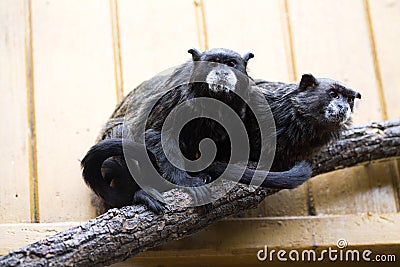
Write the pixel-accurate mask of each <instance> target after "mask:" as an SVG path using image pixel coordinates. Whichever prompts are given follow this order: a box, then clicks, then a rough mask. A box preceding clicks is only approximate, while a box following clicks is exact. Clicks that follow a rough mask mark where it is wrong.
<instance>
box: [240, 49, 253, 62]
mask: <svg viewBox="0 0 400 267" xmlns="http://www.w3.org/2000/svg"><path fill="white" fill-rule="evenodd" d="M253 57H254V54H253V53H251V52H247V53H246V54H244V55H243V57H242V58H243V60H244V62H246V64H247V62H248V61H249V59H250V58H253Z"/></svg>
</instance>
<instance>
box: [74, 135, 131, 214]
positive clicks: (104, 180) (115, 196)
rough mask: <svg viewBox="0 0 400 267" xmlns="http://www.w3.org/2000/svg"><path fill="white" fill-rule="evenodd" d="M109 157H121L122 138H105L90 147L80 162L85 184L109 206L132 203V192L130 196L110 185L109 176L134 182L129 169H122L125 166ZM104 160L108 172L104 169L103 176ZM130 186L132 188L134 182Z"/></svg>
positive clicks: (122, 155)
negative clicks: (104, 173)
mask: <svg viewBox="0 0 400 267" xmlns="http://www.w3.org/2000/svg"><path fill="white" fill-rule="evenodd" d="M110 157H121V158H122V159H123V157H124V154H123V146H122V139H106V140H103V141H101V142H99V143H97V144H96V145H94V146H92V147H91V148H90V150H89V151H88V153H87V154H86V156H85V157H84V158H83V160H82V162H81V166H82V175H83V179H84V180H85V182H86V184H87V185H88V186H89V187H90V188H91V189H92V190H93V191H94V192H95V193H96V194H97V195H99V196H100V197H101V198H102V199H104V201H105V202H106V203H107V204H109V205H110V206H112V207H122V206H125V205H129V204H132V200H133V193H134V192H131V193H130V194H131V196H130V195H127V194H124V193H122V192H121V191H120V190H119V188H118V187H115V188H114V187H111V185H110V182H111V177H110V176H115V177H112V178H115V179H119V180H121V179H123V180H126V181H129V180H131V181H132V182H131V183H130V184H132V183H134V180H133V179H132V176H131V175H130V173H129V171H127V169H124V168H126V166H122V165H119V166H118V165H117V163H116V162H115V161H110V160H107V159H109V158H110ZM106 160H107V161H106ZM105 161H106V163H107V164H105V165H107V166H106V169H108V172H107V170H106V175H105V177H103V174H102V167H103V163H104V162H105ZM112 172H113V173H112ZM132 187H133V188H132V189H133V190H134V189H135V188H134V187H135V186H134V184H133V186H132ZM136 190H137V189H136Z"/></svg>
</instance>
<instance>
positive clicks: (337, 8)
mask: <svg viewBox="0 0 400 267" xmlns="http://www.w3.org/2000/svg"><path fill="white" fill-rule="evenodd" d="M289 7H290V13H291V14H290V15H291V20H292V27H293V35H294V36H293V40H294V46H295V56H296V64H297V69H298V72H299V75H301V74H302V73H307V72H311V73H313V74H315V75H316V76H318V77H330V78H334V79H337V80H340V81H342V82H345V83H346V84H348V85H349V86H351V87H353V88H355V89H357V90H359V91H360V92H361V94H362V100H361V101H359V103H358V107H357V108H356V109H355V114H354V116H353V118H354V122H355V123H365V122H368V121H372V120H381V118H382V116H381V110H380V106H379V100H378V99H379V97H378V93H377V92H378V91H377V84H376V77H375V72H374V66H373V60H372V57H371V47H370V40H369V33H368V26H367V23H366V18H365V12H364V6H363V2H362V0H355V1H347V0H326V1H313V0H303V1H296V0H289Z"/></svg>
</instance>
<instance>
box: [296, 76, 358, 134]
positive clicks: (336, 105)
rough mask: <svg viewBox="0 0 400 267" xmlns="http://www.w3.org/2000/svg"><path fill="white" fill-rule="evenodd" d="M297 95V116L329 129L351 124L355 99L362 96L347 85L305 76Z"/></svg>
mask: <svg viewBox="0 0 400 267" xmlns="http://www.w3.org/2000/svg"><path fill="white" fill-rule="evenodd" d="M296 91H297V94H296V95H295V97H294V98H293V100H292V101H293V104H294V106H295V107H296V111H297V113H298V114H297V115H299V116H304V117H307V118H309V119H311V121H314V122H316V123H318V124H322V125H325V126H327V127H335V126H342V125H344V124H346V123H350V122H351V120H350V116H351V113H352V111H353V107H354V99H355V98H359V99H361V94H360V93H358V92H356V91H354V90H353V89H351V88H349V87H347V86H346V85H344V84H342V83H340V82H338V81H335V80H331V79H328V78H318V79H317V78H315V77H314V76H313V75H311V74H304V75H303V76H302V78H301V81H300V83H299V86H298V88H297V89H296Z"/></svg>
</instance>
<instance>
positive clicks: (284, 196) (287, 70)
mask: <svg viewBox="0 0 400 267" xmlns="http://www.w3.org/2000/svg"><path fill="white" fill-rule="evenodd" d="M194 3H195V4H194ZM196 3H197V4H196ZM195 6H197V8H195ZM201 7H202V6H201V1H197V2H193V1H192V0H166V1H160V0H159V1H157V0H150V1H139V0H110V1H107V0H103V1H100V0H85V1H78V0H68V1H67V0H0V95H1V97H0V100H1V102H0V114H1V115H0V125H1V131H0V157H1V159H2V160H1V162H0V169H1V176H0V181H1V187H0V223H27V222H28V223H29V222H63V221H84V220H87V219H89V218H91V217H93V216H94V211H93V209H92V207H91V206H90V201H89V190H88V189H87V188H86V186H85V184H84V183H83V181H82V178H81V174H80V164H79V159H81V158H82V157H83V156H84V154H85V152H86V151H87V150H88V148H89V147H90V146H91V145H92V144H93V143H94V141H95V139H96V136H97V134H98V132H99V130H100V129H101V127H102V125H103V124H104V123H105V122H106V120H107V118H108V116H109V115H110V114H111V112H112V111H113V109H114V106H115V104H116V103H117V102H118V101H119V100H120V99H121V97H122V96H123V95H124V94H126V93H127V92H129V91H130V90H131V89H132V88H134V87H135V86H136V85H138V84H139V83H140V82H142V81H143V80H145V79H147V78H149V77H151V76H153V75H155V74H157V73H158V72H160V71H163V70H164V69H166V68H168V67H172V66H175V65H177V64H180V63H181V62H183V61H185V60H187V59H189V55H188V54H187V53H186V51H187V49H188V48H191V47H200V48H204V47H205V45H206V43H207V44H208V46H209V47H228V48H231V49H233V50H237V51H239V52H241V53H244V52H247V51H252V52H253V53H254V54H255V55H256V57H255V58H254V59H253V60H252V61H251V63H250V65H249V68H250V74H251V75H252V76H253V77H255V78H264V79H267V80H279V81H294V80H297V79H298V78H299V76H300V75H301V74H302V73H309V72H311V73H313V74H315V75H316V76H319V77H331V78H335V79H338V80H341V81H343V82H345V83H347V84H348V85H350V86H351V87H354V88H356V89H357V90H359V91H360V92H361V94H362V97H363V98H362V100H361V101H359V102H358V104H357V108H356V112H355V114H354V122H355V123H366V122H370V121H377V120H382V119H388V118H396V117H399V115H400V106H399V105H398V101H399V99H400V89H399V88H400V75H398V74H399V73H398V71H399V69H400V52H399V51H398V47H400V23H399V22H400V21H399V18H400V1H398V0H350V1H349V0H325V1H318V0H301V1H298V0H269V1H264V0H254V1H251V2H249V1H240V0H231V1H226V0H204V9H203V10H202V9H201ZM201 11H203V13H202V12H201ZM196 14H197V18H198V21H196ZM202 14H203V15H204V18H205V22H206V26H207V27H206V28H204V25H203V24H202V22H203V20H202V18H203V16H202ZM204 38H205V39H206V40H204ZM199 39H200V40H199ZM399 183H400V178H399V168H398V162H396V161H390V162H385V163H379V164H370V165H368V166H359V167H355V168H352V169H349V170H343V171H338V172H334V173H331V174H328V175H324V176H323V177H316V178H313V179H312V180H311V181H310V182H308V183H307V184H305V185H303V186H302V187H300V188H298V189H295V190H292V191H288V190H284V191H282V192H280V193H279V194H276V195H274V196H271V197H269V198H268V199H267V201H265V203H264V204H263V205H262V206H261V207H260V209H258V210H257V211H253V212H252V213H251V214H252V215H262V216H300V215H301V216H303V215H306V216H307V215H310V214H317V215H318V214H352V213H365V212H368V211H369V212H377V213H396V212H398V211H399V197H398V196H399V192H398V191H399Z"/></svg>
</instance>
